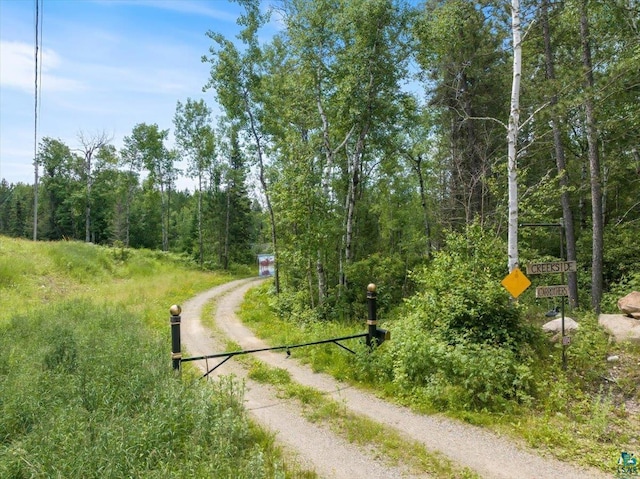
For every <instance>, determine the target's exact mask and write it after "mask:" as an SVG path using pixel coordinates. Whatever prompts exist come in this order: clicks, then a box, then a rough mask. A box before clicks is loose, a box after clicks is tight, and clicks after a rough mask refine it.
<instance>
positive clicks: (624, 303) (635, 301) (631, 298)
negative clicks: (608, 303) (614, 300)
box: [618, 291, 640, 319]
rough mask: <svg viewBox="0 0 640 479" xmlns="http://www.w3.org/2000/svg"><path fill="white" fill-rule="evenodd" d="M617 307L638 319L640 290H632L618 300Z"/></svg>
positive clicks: (639, 313) (639, 314) (639, 317)
mask: <svg viewBox="0 0 640 479" xmlns="http://www.w3.org/2000/svg"><path fill="white" fill-rule="evenodd" d="M618 309H620V311H622V312H623V313H624V314H626V315H628V316H631V317H633V318H635V319H640V291H633V292H631V293H629V294H628V295H626V296H625V297H624V298H620V299H619V300H618Z"/></svg>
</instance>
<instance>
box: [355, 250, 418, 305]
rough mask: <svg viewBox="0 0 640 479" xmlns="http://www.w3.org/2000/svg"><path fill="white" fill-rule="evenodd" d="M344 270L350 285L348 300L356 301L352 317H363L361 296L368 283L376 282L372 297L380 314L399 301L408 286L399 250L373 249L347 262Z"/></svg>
mask: <svg viewBox="0 0 640 479" xmlns="http://www.w3.org/2000/svg"><path fill="white" fill-rule="evenodd" d="M346 273H347V277H348V278H349V281H350V282H351V284H353V285H354V288H353V292H352V294H351V296H353V298H352V302H354V303H358V304H359V305H360V307H359V308H358V310H357V312H354V317H362V318H363V317H366V316H365V315H366V303H365V299H366V291H367V285H368V284H369V283H375V285H376V288H377V289H376V291H377V293H376V301H377V305H378V311H379V312H380V313H381V314H384V312H385V311H387V310H389V309H391V308H392V307H394V306H395V305H397V304H399V303H400V302H401V301H402V298H403V297H404V294H405V292H406V291H407V290H408V289H410V287H409V284H410V280H409V278H408V272H407V270H406V267H405V262H404V261H403V259H402V257H401V256H400V255H399V254H395V255H382V254H380V253H374V254H372V255H370V256H369V257H367V258H365V259H362V260H360V261H356V262H355V263H353V264H351V265H349V266H348V267H347V268H346ZM356 286H357V287H356Z"/></svg>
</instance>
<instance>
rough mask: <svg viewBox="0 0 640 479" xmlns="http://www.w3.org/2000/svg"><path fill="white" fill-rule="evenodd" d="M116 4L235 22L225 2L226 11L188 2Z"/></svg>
mask: <svg viewBox="0 0 640 479" xmlns="http://www.w3.org/2000/svg"><path fill="white" fill-rule="evenodd" d="M110 2H113V0H103V1H98V2H97V3H100V4H104V5H108V4H109V3H110ZM118 3H119V6H122V5H123V4H128V5H140V6H143V7H151V8H157V9H161V10H167V11H173V12H179V13H187V14H194V15H200V16H204V17H209V18H215V19H216V20H223V21H227V22H235V21H236V18H237V16H236V15H235V14H234V13H231V12H229V8H228V3H226V2H225V3H226V4H223V5H225V8H226V10H219V9H216V8H211V6H210V4H206V3H202V2H200V1H189V0H121V1H120V2H118Z"/></svg>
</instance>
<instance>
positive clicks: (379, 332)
mask: <svg viewBox="0 0 640 479" xmlns="http://www.w3.org/2000/svg"><path fill="white" fill-rule="evenodd" d="M367 309H368V318H367V332H366V333H361V334H353V335H351V336H342V337H339V338H330V339H322V340H319V341H311V342H308V343H301V344H290V345H282V346H273V347H269V348H259V349H247V350H240V351H228V352H224V353H214V354H206V355H204V356H192V357H186V358H185V357H183V356H182V349H181V345H180V314H181V313H182V308H180V306H178V305H177V304H174V305H173V306H171V308H169V312H170V313H171V318H170V320H169V322H170V325H171V360H172V363H173V369H174V370H175V371H180V370H181V368H182V363H184V362H189V361H202V360H207V361H208V360H209V359H216V358H224V359H223V360H222V361H220V362H219V363H218V364H216V365H215V366H214V367H212V368H211V369H209V370H208V371H207V372H206V373H204V374H203V376H202V377H203V378H206V377H207V376H209V374H211V373H212V372H213V371H215V370H216V369H218V368H219V367H220V366H222V365H223V364H224V363H226V362H227V361H228V360H229V359H231V358H232V357H234V356H239V355H241V354H251V353H259V352H263V351H283V350H284V351H286V353H287V356H289V355H290V354H291V350H292V349H295V348H302V347H305V346H315V345H318V344H327V343H333V344H335V345H336V346H339V347H341V348H342V349H344V350H346V351H349V352H350V353H353V354H355V351H353V350H352V349H350V348H348V347H347V346H345V345H344V344H341V343H340V341H346V340H349V339H356V338H366V341H365V343H366V345H367V346H368V347H369V348H373V347H374V346H376V345H380V344H382V343H383V342H384V341H386V340H388V339H390V336H391V335H390V333H389V331H387V330H385V329H381V328H378V319H377V312H376V285H375V284H373V283H371V284H369V286H367ZM207 367H208V366H207Z"/></svg>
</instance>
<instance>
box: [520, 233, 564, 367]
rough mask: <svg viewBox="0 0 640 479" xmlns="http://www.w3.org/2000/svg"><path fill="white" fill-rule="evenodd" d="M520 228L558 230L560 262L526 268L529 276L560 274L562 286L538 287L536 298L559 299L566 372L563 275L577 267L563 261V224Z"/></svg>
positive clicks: (532, 265)
mask: <svg viewBox="0 0 640 479" xmlns="http://www.w3.org/2000/svg"><path fill="white" fill-rule="evenodd" d="M520 226H534V227H535V226H546V227H549V226H550V227H555V228H559V229H560V261H559V262H552V263H533V264H530V265H528V266H527V273H529V274H547V273H560V282H561V283H562V284H559V285H554V286H539V287H537V288H536V298H552V297H561V298H562V300H561V303H560V314H561V318H562V319H561V320H560V327H561V329H562V369H563V370H564V371H566V370H567V346H568V345H569V343H570V342H571V338H570V337H569V336H566V335H565V329H564V309H565V300H564V298H565V297H567V296H569V287H568V286H567V285H565V277H564V274H565V273H572V272H573V273H575V272H576V271H577V265H576V262H575V261H565V259H564V223H563V222H562V221H560V222H559V223H522V224H520Z"/></svg>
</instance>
